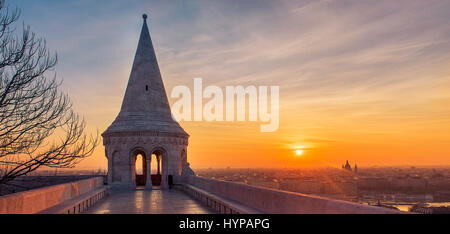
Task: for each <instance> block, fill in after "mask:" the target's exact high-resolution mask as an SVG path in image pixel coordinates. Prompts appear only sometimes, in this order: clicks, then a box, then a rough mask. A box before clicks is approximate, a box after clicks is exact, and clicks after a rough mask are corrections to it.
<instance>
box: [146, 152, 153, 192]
mask: <svg viewBox="0 0 450 234" xmlns="http://www.w3.org/2000/svg"><path fill="white" fill-rule="evenodd" d="M151 158H152V157H151V155H150V157H146V163H147V166H146V171H147V179H146V180H145V189H148V190H152V175H151V174H152V173H151V167H152V166H151V165H152V164H151V162H152V160H151Z"/></svg>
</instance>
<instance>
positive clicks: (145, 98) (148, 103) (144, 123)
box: [105, 14, 187, 135]
mask: <svg viewBox="0 0 450 234" xmlns="http://www.w3.org/2000/svg"><path fill="white" fill-rule="evenodd" d="M142 18H143V19H144V22H143V24H142V30H141V35H140V37H139V43H138V47H137V50H136V54H135V57H134V62H133V67H132V69H131V74H130V78H129V80H128V86H127V89H126V91H125V96H124V98H123V101H122V107H121V109H120V113H119V115H118V116H117V118H116V119H115V120H114V122H113V123H112V124H111V126H109V127H108V129H107V130H106V131H105V133H110V132H123V131H153V132H155V131H156V132H168V133H180V134H184V135H187V133H186V132H185V131H184V130H183V128H181V126H180V125H179V124H178V123H177V122H176V121H175V120H173V118H172V114H171V111H170V106H169V102H168V99H167V94H166V90H165V88H164V83H163V80H162V77H161V73H160V71H159V66H158V61H157V60H156V54H155V50H154V48H153V44H152V40H151V38H150V33H149V30H148V27H147V21H146V19H147V15H146V14H143V15H142Z"/></svg>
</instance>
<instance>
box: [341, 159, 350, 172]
mask: <svg viewBox="0 0 450 234" xmlns="http://www.w3.org/2000/svg"><path fill="white" fill-rule="evenodd" d="M342 169H344V170H347V171H352V166H350V163H348V160H347V162H346V163H345V165H342Z"/></svg>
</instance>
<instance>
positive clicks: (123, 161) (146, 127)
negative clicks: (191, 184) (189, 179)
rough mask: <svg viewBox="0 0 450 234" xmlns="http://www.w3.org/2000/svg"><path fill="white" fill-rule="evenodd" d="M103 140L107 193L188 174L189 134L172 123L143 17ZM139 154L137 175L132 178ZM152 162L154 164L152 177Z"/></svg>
mask: <svg viewBox="0 0 450 234" xmlns="http://www.w3.org/2000/svg"><path fill="white" fill-rule="evenodd" d="M102 136H103V145H104V146H105V154H106V157H107V159H108V184H109V185H111V187H112V188H136V186H139V185H142V186H145V188H147V189H151V188H152V184H153V185H160V186H161V188H167V187H168V184H169V180H170V181H172V180H173V182H176V181H177V180H180V179H181V178H180V177H181V175H182V174H186V173H192V170H190V168H189V164H188V163H187V146H188V138H189V135H188V134H187V133H186V132H185V131H184V130H183V128H182V127H181V126H180V125H179V124H178V123H177V122H176V121H175V120H173V118H172V115H171V111H170V106H169V102H168V99H167V95H166V91H165V89H164V84H163V81H162V78H161V73H160V71H159V66H158V62H157V60H156V55H155V51H154V48H153V44H152V41H151V38H150V33H149V30H148V27H147V15H145V14H144V15H143V25H142V30H141V35H140V38H139V43H138V47H137V50H136V55H135V57H134V62H133V67H132V69H131V74H130V78H129V80H128V86H127V89H126V91H125V96H124V98H123V102H122V107H121V109H120V112H119V114H118V116H117V117H116V119H115V120H114V122H113V123H112V124H111V125H110V126H109V127H108V128H107V129H106V131H105V132H104V133H103V134H102ZM138 155H139V157H141V158H142V174H141V175H137V174H136V159H137V157H138ZM152 160H156V162H157V163H156V165H157V166H156V167H157V170H154V171H157V172H156V173H154V175H151V171H152V170H151V165H152V163H151V161H152ZM153 164H155V161H154V163H153Z"/></svg>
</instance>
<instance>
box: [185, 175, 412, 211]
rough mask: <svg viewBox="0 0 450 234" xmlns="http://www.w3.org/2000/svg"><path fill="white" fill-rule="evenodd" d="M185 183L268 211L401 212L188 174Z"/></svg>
mask: <svg viewBox="0 0 450 234" xmlns="http://www.w3.org/2000/svg"><path fill="white" fill-rule="evenodd" d="M186 182H187V184H190V185H192V186H195V187H197V188H199V189H203V190H205V191H207V192H210V193H213V194H216V195H218V196H221V197H223V198H225V199H230V200H233V201H236V202H238V203H240V204H242V205H245V206H249V207H251V208H253V209H257V210H260V211H262V212H264V213H269V214H297V213H300V214H400V213H404V212H400V211H397V210H393V209H388V208H381V207H374V206H368V205H363V204H358V203H354V202H347V201H339V200H333V199H328V198H323V197H318V196H312V195H304V194H300V193H294V192H287V191H281V190H275V189H268V188H263V187H256V186H250V185H246V184H243V183H236V182H228V181H220V180H214V179H208V178H203V177H198V176H189V177H188V178H187V179H186Z"/></svg>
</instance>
